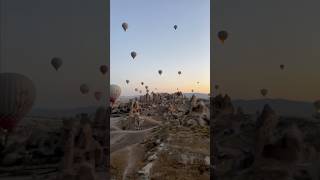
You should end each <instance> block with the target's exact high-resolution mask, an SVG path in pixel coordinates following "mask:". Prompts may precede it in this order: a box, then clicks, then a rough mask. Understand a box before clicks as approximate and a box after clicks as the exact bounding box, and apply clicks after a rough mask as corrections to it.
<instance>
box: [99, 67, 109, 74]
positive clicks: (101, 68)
mask: <svg viewBox="0 0 320 180" xmlns="http://www.w3.org/2000/svg"><path fill="white" fill-rule="evenodd" d="M100 72H101V73H102V74H106V73H107V72H108V66H107V65H101V66H100Z"/></svg>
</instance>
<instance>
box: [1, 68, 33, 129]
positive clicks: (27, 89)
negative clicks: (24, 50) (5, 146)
mask: <svg viewBox="0 0 320 180" xmlns="http://www.w3.org/2000/svg"><path fill="white" fill-rule="evenodd" d="M0 87H1V88H0V96H1V98H0V128H2V129H5V130H7V131H9V132H10V131H12V130H13V129H14V128H15V127H16V125H17V124H18V123H19V122H20V121H21V120H22V119H23V118H24V117H25V115H26V114H27V113H28V112H29V111H30V110H31V108H32V106H33V104H34V101H35V98H36V88H35V86H34V84H33V82H32V81H31V80H30V79H29V78H27V77H26V76H24V75H21V74H16V73H0Z"/></svg>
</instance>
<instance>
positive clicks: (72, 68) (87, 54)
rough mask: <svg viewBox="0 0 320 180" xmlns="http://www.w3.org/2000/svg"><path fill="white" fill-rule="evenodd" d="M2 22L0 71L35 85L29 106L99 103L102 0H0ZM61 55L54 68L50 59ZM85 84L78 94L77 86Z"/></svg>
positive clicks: (102, 59) (102, 54) (102, 53)
mask: <svg viewBox="0 0 320 180" xmlns="http://www.w3.org/2000/svg"><path fill="white" fill-rule="evenodd" d="M1 2H5V8H4V9H5V10H6V18H5V19H6V21H5V23H4V24H5V25H2V26H0V27H1V28H2V29H1V30H2V31H3V32H5V37H6V38H5V43H3V44H5V46H4V47H3V48H4V52H5V54H4V55H3V56H2V57H4V56H5V57H4V58H3V59H2V60H1V64H0V66H1V68H0V69H1V72H15V73H20V74H23V75H25V76H27V77H29V78H30V79H32V81H33V82H34V84H35V86H36V91H37V92H36V101H35V104H34V108H49V109H51V108H52V109H56V108H59V109H60V108H76V107H83V106H96V105H101V104H103V101H101V102H97V101H96V100H95V99H94V96H93V94H94V92H95V91H102V92H106V88H107V84H106V77H104V76H102V75H101V73H100V72H99V66H100V65H101V64H106V59H107V54H106V49H107V43H106V32H107V24H106V22H107V11H106V7H107V4H106V3H107V1H92V0H68V1H66V0H54V1H52V0H28V1H25V0H1ZM55 56H57V57H60V58H62V59H63V66H62V67H61V68H60V69H59V71H58V72H56V71H55V70H54V68H53V67H52V66H51V64H50V63H51V58H53V57H55ZM83 83H85V84H88V85H89V87H90V92H89V94H88V95H86V96H83V95H82V94H81V93H80V90H79V89H80V85H81V84H83Z"/></svg>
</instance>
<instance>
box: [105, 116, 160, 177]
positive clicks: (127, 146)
mask: <svg viewBox="0 0 320 180" xmlns="http://www.w3.org/2000/svg"><path fill="white" fill-rule="evenodd" d="M123 118H124V117H115V118H111V119H110V129H111V131H110V147H111V149H110V152H111V163H112V161H119V162H120V161H123V163H122V164H121V165H120V166H121V167H119V169H120V171H122V172H121V174H122V178H121V179H123V180H127V179H130V178H129V177H127V176H129V175H130V174H131V173H132V172H135V171H136V169H135V167H136V165H137V164H138V163H139V161H141V158H142V153H141V152H142V149H141V147H140V146H139V143H141V142H143V140H144V139H145V137H146V136H147V135H148V134H150V133H151V132H152V130H154V129H155V128H157V127H158V126H159V125H160V123H159V122H158V121H156V120H153V119H152V118H150V117H146V119H147V121H149V122H152V123H154V124H155V125H154V126H151V127H147V128H146V129H142V130H121V129H120V128H119V126H118V124H119V121H121V120H122V119H123ZM120 158H121V160H120ZM118 178H119V177H118Z"/></svg>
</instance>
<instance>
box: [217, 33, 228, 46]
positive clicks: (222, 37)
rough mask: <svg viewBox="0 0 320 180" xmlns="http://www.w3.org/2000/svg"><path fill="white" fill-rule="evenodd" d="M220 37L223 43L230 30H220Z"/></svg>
mask: <svg viewBox="0 0 320 180" xmlns="http://www.w3.org/2000/svg"><path fill="white" fill-rule="evenodd" d="M218 38H219V39H220V41H221V42H222V43H224V41H225V40H226V39H227V38H228V32H227V31H219V32H218Z"/></svg>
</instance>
